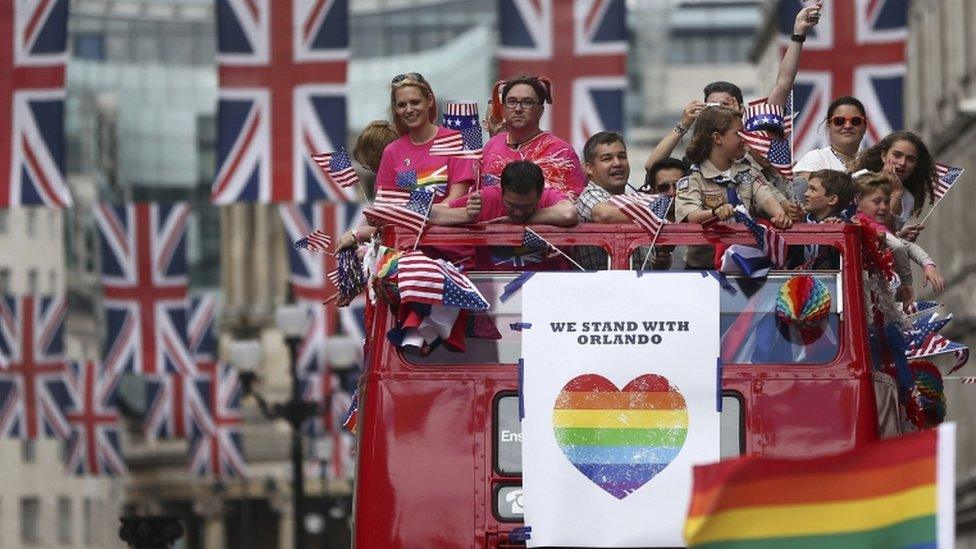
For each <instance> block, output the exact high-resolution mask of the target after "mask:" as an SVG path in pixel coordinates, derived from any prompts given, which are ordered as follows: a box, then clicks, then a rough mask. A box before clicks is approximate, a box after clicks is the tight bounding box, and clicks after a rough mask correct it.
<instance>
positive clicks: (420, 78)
mask: <svg viewBox="0 0 976 549" xmlns="http://www.w3.org/2000/svg"><path fill="white" fill-rule="evenodd" d="M404 80H413V81H414V82H424V83H427V80H425V79H424V75H422V74H420V73H419V72H405V73H403V74H398V75H396V76H394V77H393V80H390V84H399V83H400V82H403V81H404Z"/></svg>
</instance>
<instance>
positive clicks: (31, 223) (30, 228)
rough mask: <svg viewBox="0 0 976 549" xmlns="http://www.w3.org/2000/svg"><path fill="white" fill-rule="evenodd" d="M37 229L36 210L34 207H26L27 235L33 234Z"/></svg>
mask: <svg viewBox="0 0 976 549" xmlns="http://www.w3.org/2000/svg"><path fill="white" fill-rule="evenodd" d="M36 230H37V211H36V210H35V209H34V208H27V236H34V232H35V231H36Z"/></svg>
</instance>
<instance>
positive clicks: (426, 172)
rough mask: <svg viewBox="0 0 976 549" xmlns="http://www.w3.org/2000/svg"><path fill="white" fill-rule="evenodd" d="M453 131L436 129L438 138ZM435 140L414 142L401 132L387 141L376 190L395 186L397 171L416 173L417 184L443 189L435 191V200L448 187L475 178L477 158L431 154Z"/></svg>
mask: <svg viewBox="0 0 976 549" xmlns="http://www.w3.org/2000/svg"><path fill="white" fill-rule="evenodd" d="M452 133H456V132H454V130H449V129H447V128H445V127H443V126H439V127H438V128H437V135H436V136H435V139H436V138H437V137H443V136H445V135H450V134H452ZM433 144H434V139H431V140H430V141H428V142H426V143H424V144H423V145H414V144H413V143H411V142H410V136H409V135H404V136H402V137H400V138H399V139H397V140H396V141H394V142H392V143H390V144H389V145H387V146H386V148H385V149H383V157H382V159H380V167H379V170H377V172H376V188H377V189H395V188H396V178H397V174H399V173H400V172H408V171H415V172H417V185H420V186H423V187H428V186H432V185H434V186H439V187H440V188H441V189H443V190H444V192H443V193H438V196H437V197H436V198H435V199H434V202H441V201H443V200H444V198H445V197H446V196H447V193H448V192H449V189H448V187H450V186H452V185H457V184H458V183H461V182H465V181H468V182H470V181H474V178H475V172H476V171H477V161H476V160H463V159H460V158H450V157H446V156H431V155H430V147H431V145H433Z"/></svg>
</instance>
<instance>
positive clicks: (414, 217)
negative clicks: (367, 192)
mask: <svg viewBox="0 0 976 549" xmlns="http://www.w3.org/2000/svg"><path fill="white" fill-rule="evenodd" d="M409 196H410V198H409V199H408V200H407V201H406V203H403V204H401V203H399V202H388V201H386V200H384V201H383V202H381V200H380V197H379V196H377V198H376V201H375V202H374V203H373V205H372V206H370V207H368V208H366V209H364V210H363V215H364V216H365V217H366V219H367V220H368V221H369V222H370V223H372V224H373V225H376V226H380V225H396V226H397V227H403V228H405V229H407V230H409V231H412V232H415V233H417V234H420V233H421V232H422V231H423V230H424V226H425V225H426V224H427V216H428V214H430V207H431V205H432V204H433V203H434V193H432V192H429V191H423V190H416V191H410V193H409ZM390 200H392V199H390ZM397 200H399V199H397Z"/></svg>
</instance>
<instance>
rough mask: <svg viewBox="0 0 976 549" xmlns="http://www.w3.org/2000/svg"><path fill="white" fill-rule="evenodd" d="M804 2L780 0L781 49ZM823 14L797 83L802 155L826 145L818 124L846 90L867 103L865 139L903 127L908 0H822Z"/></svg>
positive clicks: (805, 52) (796, 109)
mask: <svg viewBox="0 0 976 549" xmlns="http://www.w3.org/2000/svg"><path fill="white" fill-rule="evenodd" d="M801 7H802V2H801V1H800V0H780V4H779V29H780V37H781V38H780V41H781V45H782V49H783V50H785V47H786V45H788V40H789V36H790V33H791V32H792V29H793V21H794V19H795V18H796V14H797V12H799V10H800V9H801ZM821 14H822V15H821V19H820V24H819V25H817V26H816V27H814V28H813V29H811V30H810V32H809V33H808V37H807V41H806V43H805V44H804V47H803V56H802V57H801V59H800V70H799V72H798V73H797V76H796V81H795V84H794V86H793V92H794V93H793V101H794V103H793V105H794V111H793V112H794V113H795V116H796V121H795V125H796V135H795V137H794V152H795V153H796V154H798V155H802V154H804V153H806V152H807V151H809V150H811V149H814V148H818V147H823V146H825V144H826V136H824V135H818V133H817V128H818V127H819V126H820V121H821V120H823V119H824V117H825V116H826V115H827V106H828V105H829V104H830V102H831V101H833V100H834V99H836V98H838V97H840V96H842V95H853V96H854V97H857V98H858V99H860V100H861V101H862V102H863V103H864V107H865V109H867V113H866V114H867V117H868V128H867V134H866V135H865V142H866V144H871V143H875V142H877V141H878V140H880V139H881V138H882V137H884V136H885V135H887V134H888V133H890V132H892V131H894V130H898V129H901V128H902V127H904V115H903V112H902V90H903V88H904V85H903V84H904V79H905V43H906V40H907V38H908V0H824V3H823V10H822V11H821Z"/></svg>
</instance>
